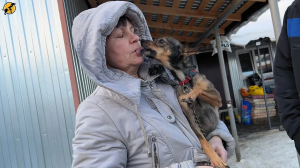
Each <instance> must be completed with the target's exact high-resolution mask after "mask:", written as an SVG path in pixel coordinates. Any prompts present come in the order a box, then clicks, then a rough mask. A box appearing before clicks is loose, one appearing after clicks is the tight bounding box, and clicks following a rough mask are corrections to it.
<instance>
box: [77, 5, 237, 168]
mask: <svg viewBox="0 0 300 168" xmlns="http://www.w3.org/2000/svg"><path fill="white" fill-rule="evenodd" d="M123 15H125V16H126V17H124V16H123ZM122 16H123V17H122ZM72 34H73V42H74V46H75V47H76V51H77V55H78V58H79V60H80V63H81V66H82V68H83V69H84V71H85V73H86V74H87V75H88V76H89V78H91V79H92V80H93V81H94V82H95V83H96V84H97V85H98V87H97V88H96V90H95V91H94V93H93V94H92V95H90V96H89V97H88V98H87V99H86V100H84V101H83V102H82V103H81V104H80V106H79V107H78V109H77V115H76V135H75V137H74V139H73V150H74V153H73V157H74V160H73V167H89V168H90V167H101V168H106V167H113V168H115V167H130V168H151V167H168V166H170V167H179V166H182V167H183V166H186V167H194V166H195V165H200V166H201V165H205V164H207V163H209V159H208V157H207V156H206V155H205V154H204V152H203V151H202V150H201V145H200V143H199V141H198V139H197V137H196V136H195V134H194V133H193V131H192V129H191V128H190V126H189V124H188V122H187V120H186V118H185V117H184V115H183V113H182V111H181V108H180V106H179V103H178V101H177V98H176V94H175V90H174V89H173V88H172V87H171V85H169V84H166V83H163V82H162V81H161V80H160V79H158V78H155V77H149V76H148V73H147V72H148V71H147V70H148V68H149V65H148V64H147V63H145V62H144V61H143V57H141V55H140V50H141V45H140V39H145V40H152V38H151V36H150V32H149V30H148V27H147V24H146V21H145V18H144V16H143V13H142V12H141V11H140V10H139V9H138V8H137V7H136V6H135V5H134V4H132V3H129V2H121V1H112V2H108V3H104V4H102V5H100V6H99V7H97V8H93V9H90V10H87V11H84V12H82V13H81V14H79V15H78V16H77V17H76V18H75V20H74V23H73V29H72ZM207 139H208V140H209V142H210V143H211V144H212V146H213V148H214V149H215V150H216V151H217V153H218V154H219V155H220V156H221V157H222V159H223V160H224V161H225V162H226V161H227V155H228V156H230V155H232V154H233V151H234V139H233V138H232V136H231V135H230V133H229V131H228V129H227V128H226V126H225V125H224V123H223V122H220V123H219V126H218V128H217V129H216V130H214V131H213V132H212V133H211V134H210V135H208V136H207ZM222 140H223V141H224V142H225V143H226V149H227V151H226V150H225V149H224V146H223V144H222Z"/></svg>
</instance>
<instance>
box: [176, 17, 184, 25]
mask: <svg viewBox="0 0 300 168" xmlns="http://www.w3.org/2000/svg"><path fill="white" fill-rule="evenodd" d="M185 19H186V17H185V16H180V18H179V20H178V23H177V24H180V25H184V24H183V23H184V21H185Z"/></svg>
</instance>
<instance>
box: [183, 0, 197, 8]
mask: <svg viewBox="0 0 300 168" xmlns="http://www.w3.org/2000/svg"><path fill="white" fill-rule="evenodd" d="M194 2H195V0H188V1H187V3H186V4H185V8H184V9H188V10H191V9H192V7H193V4H194Z"/></svg>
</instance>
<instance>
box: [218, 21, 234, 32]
mask: <svg viewBox="0 0 300 168" xmlns="http://www.w3.org/2000/svg"><path fill="white" fill-rule="evenodd" d="M231 23H232V21H229V20H227V21H226V22H225V23H224V24H223V25H222V26H221V27H220V29H219V30H221V29H225V28H226V27H227V26H229V25H230V24H231Z"/></svg>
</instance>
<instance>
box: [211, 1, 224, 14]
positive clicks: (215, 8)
mask: <svg viewBox="0 0 300 168" xmlns="http://www.w3.org/2000/svg"><path fill="white" fill-rule="evenodd" d="M224 2H225V0H217V2H216V3H215V4H214V6H213V7H212V8H211V10H210V11H212V12H218V10H219V8H220V7H221V6H222V5H223V4H224Z"/></svg>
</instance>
